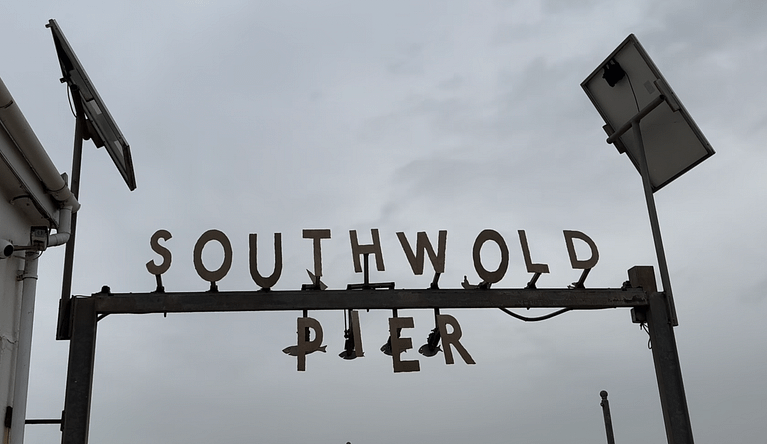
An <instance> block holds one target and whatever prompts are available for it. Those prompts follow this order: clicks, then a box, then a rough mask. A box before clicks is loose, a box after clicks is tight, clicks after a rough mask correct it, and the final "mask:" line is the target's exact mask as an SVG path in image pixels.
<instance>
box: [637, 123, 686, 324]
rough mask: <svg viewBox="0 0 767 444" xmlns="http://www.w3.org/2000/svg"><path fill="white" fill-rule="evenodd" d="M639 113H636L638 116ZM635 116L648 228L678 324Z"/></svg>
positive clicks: (671, 315)
mask: <svg viewBox="0 0 767 444" xmlns="http://www.w3.org/2000/svg"><path fill="white" fill-rule="evenodd" d="M638 116H639V115H637V117H638ZM637 117H635V118H634V120H632V122H631V128H632V129H633V132H634V140H635V141H636V144H637V150H638V151H639V159H638V160H639V169H640V172H641V174H642V185H643V186H644V195H645V200H646V201H647V212H648V213H649V215H650V228H652V237H653V241H654V242H655V254H656V256H657V258H658V267H659V271H660V279H661V283H662V284H663V292H664V293H666V298H667V299H666V300H667V303H668V309H669V321H670V322H671V325H674V326H676V325H679V322H678V321H677V317H676V308H675V307H674V296H673V293H672V292H671V278H670V276H669V272H668V264H667V263H666V251H665V250H664V249H663V238H662V237H661V233H660V222H659V221H658V211H657V209H656V208H655V197H654V196H653V192H652V185H651V184H650V171H649V167H648V166H647V154H646V153H645V149H644V142H643V141H642V130H641V128H640V126H639V121H640V119H641V117H638V118H637Z"/></svg>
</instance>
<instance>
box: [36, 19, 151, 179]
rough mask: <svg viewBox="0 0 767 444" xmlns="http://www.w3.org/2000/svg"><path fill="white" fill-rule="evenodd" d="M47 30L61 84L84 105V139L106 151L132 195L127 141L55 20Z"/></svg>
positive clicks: (129, 153)
mask: <svg viewBox="0 0 767 444" xmlns="http://www.w3.org/2000/svg"><path fill="white" fill-rule="evenodd" d="M46 27H48V28H50V29H51V32H52V33H53V43H54V45H55V46H56V54H57V55H58V58H59V64H60V65H61V73H62V75H63V77H62V78H61V81H62V83H63V82H66V83H67V85H69V87H70V89H71V91H72V95H73V97H74V98H75V102H76V106H77V105H78V103H77V102H78V101H79V102H80V104H82V105H83V106H82V109H83V112H84V113H85V116H86V131H85V137H84V138H85V139H88V138H90V139H92V140H93V142H94V143H95V144H96V147H99V148H100V147H102V146H103V147H105V148H106V150H107V152H108V153H109V156H110V157H111V158H112V161H113V162H114V164H115V166H116V167H117V169H118V170H119V171H120V174H121V175H122V177H123V179H124V180H125V183H126V185H128V188H129V189H130V190H131V191H133V190H134V189H136V177H135V173H134V170H133V160H132V158H131V152H130V145H128V141H127V140H126V139H125V136H123V134H122V132H121V131H120V128H119V127H118V126H117V123H116V122H115V120H114V119H113V118H112V115H111V114H110V113H109V110H108V109H107V107H106V104H105V103H104V101H103V100H101V96H99V93H98V91H97V90H96V87H95V86H94V85H93V82H91V80H90V78H89V77H88V74H87V73H86V72H85V68H84V67H83V65H82V64H81V63H80V60H79V59H78V58H77V55H76V54H75V52H74V50H73V49H72V47H71V46H70V45H69V42H68V41H67V38H66V37H65V36H64V33H63V32H62V31H61V28H60V27H59V25H58V24H57V23H56V20H54V19H50V20H49V21H48V24H47V25H46ZM78 98H79V100H78Z"/></svg>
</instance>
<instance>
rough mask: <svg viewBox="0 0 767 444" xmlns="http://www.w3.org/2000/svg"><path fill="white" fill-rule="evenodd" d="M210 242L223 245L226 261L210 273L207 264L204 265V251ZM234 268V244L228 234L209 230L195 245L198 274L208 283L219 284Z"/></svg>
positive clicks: (195, 263) (195, 265) (195, 261)
mask: <svg viewBox="0 0 767 444" xmlns="http://www.w3.org/2000/svg"><path fill="white" fill-rule="evenodd" d="M210 241H216V242H218V243H219V244H221V247H222V248H223V249H224V260H223V262H222V263H221V266H220V267H218V269H217V270H215V271H210V270H208V269H207V268H205V264H203V263H202V250H203V249H204V248H205V245H207V244H208V242H210ZM231 267H232V244H231V242H229V238H228V237H226V234H224V233H222V232H221V231H219V230H208V231H206V232H205V233H203V234H202V236H200V238H199V239H197V243H196V244H194V269H195V270H197V274H198V275H199V276H200V277H201V278H203V279H205V280H206V281H208V282H219V281H220V280H221V279H223V278H224V276H226V274H227V273H228V272H229V269H230V268H231Z"/></svg>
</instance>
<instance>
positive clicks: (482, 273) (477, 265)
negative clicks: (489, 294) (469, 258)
mask: <svg viewBox="0 0 767 444" xmlns="http://www.w3.org/2000/svg"><path fill="white" fill-rule="evenodd" d="M487 241H493V242H495V243H496V244H498V248H500V250H501V263H500V264H498V269H497V270H495V271H492V272H491V271H487V270H486V269H485V267H483V266H482V258H481V256H480V252H481V251H482V245H484V244H485V242H487ZM473 257H474V269H475V270H477V274H478V275H479V277H481V278H482V280H483V281H484V282H486V283H488V284H494V283H496V282H498V281H500V280H501V279H503V276H504V275H505V274H506V270H507V269H508V268H509V248H508V247H507V246H506V241H505V240H504V239H503V236H501V234H500V233H499V232H497V231H495V230H483V231H482V232H481V233H479V236H477V240H475V241H474V251H473Z"/></svg>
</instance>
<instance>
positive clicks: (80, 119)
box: [56, 89, 86, 340]
mask: <svg viewBox="0 0 767 444" xmlns="http://www.w3.org/2000/svg"><path fill="white" fill-rule="evenodd" d="M72 102H74V105H75V114H76V116H75V142H74V150H73V153H72V178H71V183H70V184H69V189H70V190H71V191H72V194H73V195H74V196H75V199H79V198H80V170H81V169H82V168H81V167H82V159H83V139H84V138H85V131H86V129H85V112H84V111H83V106H82V102H81V97H80V93H79V92H78V91H76V90H75V89H72ZM76 233H77V212H73V213H72V229H71V234H70V236H69V241H68V242H67V245H66V250H65V251H64V275H63V277H62V283H61V299H60V300H59V319H58V323H57V326H56V339H58V340H62V339H69V319H70V313H69V310H70V300H71V298H72V269H73V267H74V263H75V234H76Z"/></svg>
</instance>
